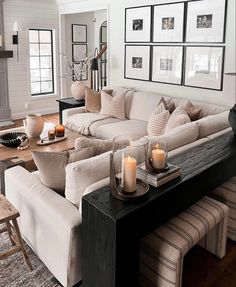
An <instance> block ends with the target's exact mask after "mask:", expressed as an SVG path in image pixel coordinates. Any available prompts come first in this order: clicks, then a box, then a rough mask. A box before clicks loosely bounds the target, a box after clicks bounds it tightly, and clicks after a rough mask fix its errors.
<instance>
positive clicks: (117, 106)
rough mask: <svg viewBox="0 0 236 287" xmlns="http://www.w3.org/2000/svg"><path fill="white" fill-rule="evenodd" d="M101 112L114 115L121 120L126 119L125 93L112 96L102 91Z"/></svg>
mask: <svg viewBox="0 0 236 287" xmlns="http://www.w3.org/2000/svg"><path fill="white" fill-rule="evenodd" d="M100 114H101V115H104V116H110V117H114V118H117V119H120V120H124V119H125V97H124V94H120V95H117V96H115V97H112V96H110V95H108V94H107V93H106V92H104V91H101V110H100Z"/></svg>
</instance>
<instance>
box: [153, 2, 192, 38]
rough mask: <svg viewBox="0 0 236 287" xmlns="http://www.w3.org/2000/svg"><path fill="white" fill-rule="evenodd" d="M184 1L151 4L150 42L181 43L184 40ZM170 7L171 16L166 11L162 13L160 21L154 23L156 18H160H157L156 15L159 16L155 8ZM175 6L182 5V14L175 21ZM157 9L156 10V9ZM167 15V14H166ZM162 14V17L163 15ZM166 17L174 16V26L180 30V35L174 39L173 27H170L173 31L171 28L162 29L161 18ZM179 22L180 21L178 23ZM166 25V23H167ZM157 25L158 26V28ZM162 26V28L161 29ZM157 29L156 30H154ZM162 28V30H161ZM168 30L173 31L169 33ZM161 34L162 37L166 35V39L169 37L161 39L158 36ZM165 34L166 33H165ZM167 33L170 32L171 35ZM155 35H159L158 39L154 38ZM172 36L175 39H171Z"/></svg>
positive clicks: (174, 31) (164, 18)
mask: <svg viewBox="0 0 236 287" xmlns="http://www.w3.org/2000/svg"><path fill="white" fill-rule="evenodd" d="M186 5H187V4H186V1H181V2H172V3H163V4H157V5H153V8H152V10H153V11H152V42H153V43H161V44H165V43H183V42H184V39H185V30H186V29H185V24H186V21H185V19H186ZM167 6H168V7H169V6H170V7H172V8H173V12H172V13H173V14H172V17H170V14H169V13H167V14H166V15H165V14H163V15H162V18H161V19H162V23H160V22H158V21H157V22H158V24H157V23H156V20H161V19H158V17H157V16H159V15H158V14H157V15H156V9H158V8H160V9H161V8H163V7H167ZM177 6H180V8H181V6H182V15H180V16H182V17H181V18H180V17H178V21H177V22H176V17H174V16H176V14H174V13H176V11H177V9H176V8H178V7H177ZM157 11H158V10H157ZM167 15H168V16H167ZM163 16H164V17H163ZM167 18H174V23H173V24H174V27H176V28H178V29H179V30H180V31H179V32H180V36H179V37H178V39H177V40H176V35H175V33H176V30H175V29H174V27H171V28H172V29H173V31H171V29H164V28H163V20H167ZM180 22H181V23H180ZM167 26H168V25H167ZM158 27H159V28H158ZM161 28H162V29H161ZM156 30H157V32H156ZM161 30H163V32H162V31H161ZM164 30H166V33H165V32H164ZM170 32H173V33H170ZM161 34H163V35H162V36H163V38H164V37H166V38H167V39H168V37H169V40H168V41H167V39H165V40H164V39H163V40H161V39H160V37H161ZM165 34H166V35H165ZM168 34H172V35H168ZM156 37H159V40H158V39H156ZM171 37H172V38H175V39H171Z"/></svg>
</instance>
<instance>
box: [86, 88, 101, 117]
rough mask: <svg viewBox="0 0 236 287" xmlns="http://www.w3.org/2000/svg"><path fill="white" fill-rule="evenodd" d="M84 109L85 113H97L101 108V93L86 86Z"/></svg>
mask: <svg viewBox="0 0 236 287" xmlns="http://www.w3.org/2000/svg"><path fill="white" fill-rule="evenodd" d="M85 109H86V112H87V113H89V112H90V113H99V112H100V110H101V93H98V92H96V91H94V90H91V89H90V88H88V87H86V89H85Z"/></svg>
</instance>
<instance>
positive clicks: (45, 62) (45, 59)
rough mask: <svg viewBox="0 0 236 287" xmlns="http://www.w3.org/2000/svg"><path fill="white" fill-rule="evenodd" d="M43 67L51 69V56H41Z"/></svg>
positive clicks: (41, 65)
mask: <svg viewBox="0 0 236 287" xmlns="http://www.w3.org/2000/svg"><path fill="white" fill-rule="evenodd" d="M40 67H41V69H50V68H51V67H52V64H51V57H40Z"/></svg>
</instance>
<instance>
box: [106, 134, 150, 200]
mask: <svg viewBox="0 0 236 287" xmlns="http://www.w3.org/2000/svg"><path fill="white" fill-rule="evenodd" d="M147 144H148V140H147V139H139V137H137V136H134V135H133V136H132V135H130V136H128V135H127V136H118V137H115V138H114V139H113V153H112V154H111V155H110V185H111V193H112V195H113V196H114V197H116V198H118V199H120V200H132V199H137V198H140V197H142V196H144V195H145V194H146V193H147V192H148V190H149V186H148V184H147V183H146V180H145V178H144V177H142V180H141V179H140V178H139V177H138V176H137V165H138V164H139V163H141V162H145V158H146V151H147Z"/></svg>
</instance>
